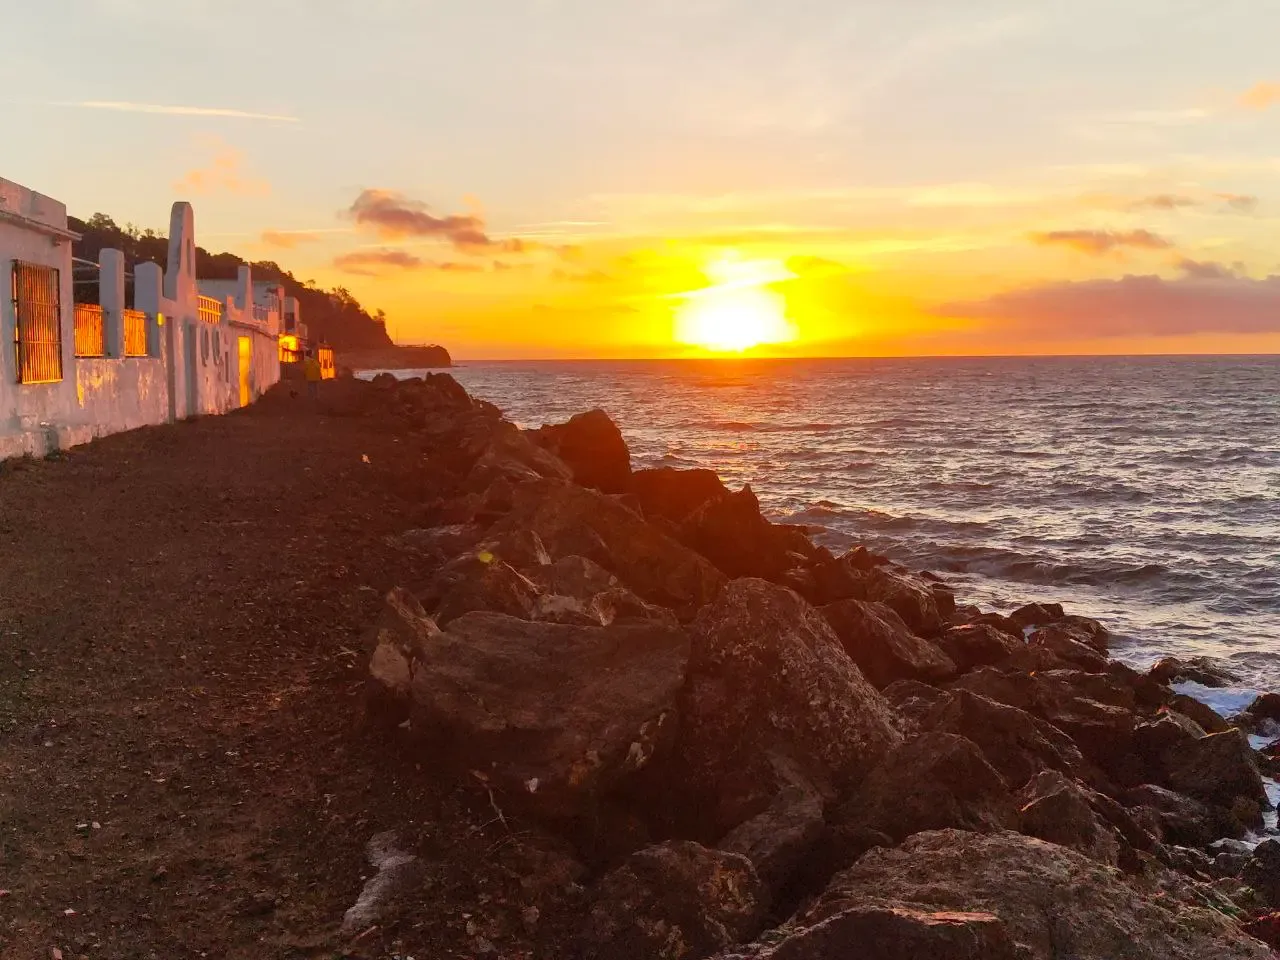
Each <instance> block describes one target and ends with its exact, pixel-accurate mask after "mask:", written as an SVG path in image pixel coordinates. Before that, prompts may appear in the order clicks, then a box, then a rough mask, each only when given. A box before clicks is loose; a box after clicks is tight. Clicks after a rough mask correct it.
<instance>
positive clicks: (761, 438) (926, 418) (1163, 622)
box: [399, 356, 1280, 713]
mask: <svg viewBox="0 0 1280 960" xmlns="http://www.w3.org/2000/svg"><path fill="white" fill-rule="evenodd" d="M451 372H452V373H453V375H454V376H455V377H456V378H457V379H458V380H459V381H460V382H461V383H462V384H463V385H464V386H465V387H466V388H467V389H468V390H469V391H470V392H471V393H472V394H473V395H475V396H479V397H482V398H484V399H486V400H490V401H492V402H493V403H495V404H497V405H498V406H499V407H501V408H502V409H503V410H504V411H505V412H506V413H507V415H508V417H509V418H510V419H512V420H514V421H515V422H517V423H518V424H520V425H521V426H539V425H541V424H543V423H553V422H561V421H564V420H566V419H568V418H569V417H570V416H572V415H573V414H575V413H578V412H581V411H583V410H587V409H590V408H592V407H600V408H602V409H604V410H605V411H607V412H608V414H609V415H610V416H611V417H612V418H613V419H614V421H615V422H617V424H618V425H619V427H621V429H622V432H623V435H624V436H625V437H626V440H627V442H628V444H629V445H630V448H631V452H632V457H633V461H634V464H635V465H636V466H637V467H657V466H670V467H709V468H711V469H713V470H715V471H717V472H718V473H719V474H720V475H721V477H722V478H723V479H724V480H725V482H727V483H729V484H730V485H732V486H735V487H736V486H739V485H742V484H750V486H751V489H752V490H753V491H754V492H755V493H756V494H757V496H758V497H759V498H760V502H761V505H762V507H763V509H764V510H765V511H766V513H767V514H768V515H769V516H770V517H772V518H774V519H777V520H779V521H785V522H788V523H800V524H805V525H807V526H809V527H810V528H811V529H812V531H813V533H814V536H815V537H816V538H817V539H818V540H819V541H820V542H822V543H825V544H826V545H827V546H829V547H830V548H831V549H833V550H836V551H841V550H844V549H846V548H848V547H850V546H853V545H855V544H865V545H866V546H867V547H868V548H869V549H871V550H873V551H876V552H879V553H882V554H885V555H887V556H889V557H891V558H893V559H894V560H898V561H901V562H902V563H904V564H907V565H909V566H911V567H913V568H917V569H926V570H931V571H933V572H935V573H937V574H939V575H940V576H942V577H944V578H946V579H947V580H948V581H950V582H951V583H953V584H954V585H955V587H956V589H957V591H958V594H959V598H960V602H962V603H977V604H979V605H981V606H982V607H984V608H988V609H994V610H1000V611H1007V610H1009V609H1011V608H1014V607H1016V606H1019V605H1021V604H1023V603H1027V602H1030V601H1042V602H1060V603H1062V604H1063V605H1064V606H1065V607H1066V608H1068V610H1069V611H1070V612H1072V613H1077V614H1083V615H1086V616H1091V617H1096V618H1098V619H1099V620H1101V621H1102V622H1103V623H1105V624H1106V625H1107V627H1108V628H1109V629H1110V630H1111V631H1112V633H1113V635H1114V638H1115V639H1114V641H1113V655H1114V656H1117V657H1119V658H1121V659H1123V660H1126V661H1128V662H1130V663H1132V664H1134V665H1135V666H1139V667H1146V666H1148V665H1149V664H1151V663H1152V662H1154V661H1155V660H1157V659H1159V658H1161V657H1163V656H1168V655H1176V656H1180V657H1185V656H1211V657H1215V658H1218V659H1220V660H1221V661H1223V663H1224V664H1225V665H1226V666H1227V667H1228V668H1229V669H1230V670H1233V671H1234V672H1235V673H1237V674H1238V676H1239V678H1240V679H1239V682H1238V683H1237V684H1235V685H1234V686H1233V687H1229V688H1226V689H1223V690H1220V691H1207V690H1195V689H1193V690H1191V691H1189V692H1193V693H1197V694H1198V695H1200V696H1201V697H1202V698H1203V699H1207V700H1209V701H1210V702H1212V703H1213V704H1214V705H1215V706H1216V707H1218V708H1219V709H1220V710H1222V711H1223V712H1228V713H1230V712H1235V710H1238V709H1239V708H1240V707H1241V706H1243V705H1245V704H1247V703H1248V701H1249V699H1251V698H1252V696H1253V695H1254V693H1256V692H1257V691H1258V690H1277V691H1280V357H1273V356H1272V357H1243V356H1241V357H1106V358H1102V357H1070V358H1065V357H1064V358H965V359H950V358H948V359H840V360H759V359H741V360H738V359H727V360H726V359H716V360H679V361H572V362H565V361H555V362H550V361H548V362H503V363H466V364H462V365H460V366H458V367H457V368H456V369H455V370H453V371H451ZM412 373H413V371H400V372H399V375H401V376H407V375H412Z"/></svg>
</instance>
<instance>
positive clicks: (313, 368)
mask: <svg viewBox="0 0 1280 960" xmlns="http://www.w3.org/2000/svg"><path fill="white" fill-rule="evenodd" d="M302 375H303V376H304V377H306V379H307V396H308V397H310V398H311V399H312V400H315V399H316V398H317V397H319V396H320V380H321V378H322V377H323V376H324V373H323V371H322V370H321V369H320V361H319V360H317V359H316V355H315V354H314V353H313V352H311V351H310V350H308V351H307V357H306V359H305V360H303V361H302Z"/></svg>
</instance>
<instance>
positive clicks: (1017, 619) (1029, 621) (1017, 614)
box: [1009, 603, 1065, 631]
mask: <svg viewBox="0 0 1280 960" xmlns="http://www.w3.org/2000/svg"><path fill="white" fill-rule="evenodd" d="M1064 616H1065V614H1064V613H1063V610H1062V604H1060V603H1028V604H1026V605H1025V606H1021V607H1019V608H1018V609H1017V610H1015V611H1013V613H1011V614H1009V619H1010V620H1012V621H1013V622H1014V623H1015V624H1017V626H1018V629H1019V630H1023V631H1025V630H1026V629H1027V628H1028V627H1043V626H1046V625H1048V624H1050V623H1056V622H1057V621H1059V620H1061V619H1062V618H1063V617H1064Z"/></svg>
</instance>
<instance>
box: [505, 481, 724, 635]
mask: <svg viewBox="0 0 1280 960" xmlns="http://www.w3.org/2000/svg"><path fill="white" fill-rule="evenodd" d="M489 536H490V537H491V538H492V540H493V541H494V547H493V552H494V553H495V554H497V555H498V556H499V557H501V558H502V559H504V560H506V561H507V562H509V563H511V564H513V565H514V566H516V567H521V568H531V567H536V566H538V565H540V564H543V563H549V562H550V561H552V560H556V559H559V558H562V557H567V556H579V557H585V558H587V559H589V560H593V561H595V562H596V563H598V564H599V565H600V566H602V567H603V568H604V569H606V570H608V571H609V572H610V573H612V574H614V575H615V576H616V577H617V578H618V579H619V580H620V581H622V583H623V584H625V585H626V586H627V587H628V588H629V589H631V590H633V591H634V592H635V593H636V594H638V595H639V596H640V597H641V598H643V599H644V600H646V601H647V602H649V603H653V604H657V605H658V606H662V607H668V608H670V609H671V610H673V611H674V612H675V613H676V615H677V616H679V617H680V618H681V619H688V618H691V617H692V616H693V614H694V613H696V612H697V610H698V609H699V608H700V607H702V606H704V605H705V604H707V603H709V602H711V600H712V599H713V598H714V597H715V595H716V594H717V593H718V592H719V590H720V588H721V587H722V586H723V585H724V583H725V578H724V575H723V574H722V573H720V572H719V571H718V570H717V569H716V568H715V567H713V566H712V565H711V564H710V563H709V562H708V561H707V560H706V559H705V558H703V557H701V556H699V555H698V554H697V553H695V552H694V551H692V550H690V549H689V548H688V547H686V546H684V545H683V544H680V543H677V542H676V541H675V540H673V539H671V538H670V537H668V536H667V535H666V534H664V533H662V532H661V531H660V530H658V529H657V528H656V527H654V526H652V525H651V524H648V523H646V522H645V521H644V520H642V519H641V518H640V517H639V516H637V515H636V514H635V513H633V512H632V511H630V510H628V509H627V508H626V507H624V506H622V505H621V504H619V503H618V502H616V501H615V500H613V499H611V498H610V497H607V496H605V495H604V494H601V493H598V492H596V491H594V490H587V489H585V488H583V487H579V486H577V485H575V484H567V483H555V482H551V481H540V482H538V483H534V484H525V485H523V486H522V487H521V488H520V489H518V490H517V491H516V495H515V503H514V505H513V507H512V510H511V512H510V513H509V514H507V516H505V517H504V518H503V519H502V520H500V521H498V523H496V524H495V525H494V526H493V528H492V529H491V530H490V531H489Z"/></svg>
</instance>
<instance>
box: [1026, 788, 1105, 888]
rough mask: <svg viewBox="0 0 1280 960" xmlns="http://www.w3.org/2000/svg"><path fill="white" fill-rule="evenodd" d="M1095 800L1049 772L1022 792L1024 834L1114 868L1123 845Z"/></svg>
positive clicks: (1092, 793)
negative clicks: (1100, 815) (1096, 805)
mask: <svg viewBox="0 0 1280 960" xmlns="http://www.w3.org/2000/svg"><path fill="white" fill-rule="evenodd" d="M1094 796H1096V794H1094V792H1093V791H1092V790H1089V789H1088V788H1087V787H1085V786H1083V785H1082V784H1079V783H1076V782H1075V781H1074V780H1070V779H1068V778H1067V777H1065V776H1063V775H1062V774H1061V773H1059V772H1058V771H1057V770H1046V771H1045V772H1043V773H1041V774H1038V775H1037V776H1036V777H1035V779H1033V780H1032V781H1031V782H1030V783H1028V784H1027V785H1026V787H1024V788H1023V791H1022V794H1021V796H1020V798H1019V799H1020V800H1021V801H1022V804H1023V806H1022V809H1021V811H1020V815H1019V816H1020V820H1021V823H1022V832H1023V833H1025V834H1027V835H1028V836H1032V837H1039V838H1040V839H1041V840H1047V841H1049V842H1050V843H1056V844H1059V845H1060V846H1064V847H1071V848H1072V849H1073V850H1078V851H1080V852H1081V853H1083V854H1084V855H1085V856H1086V857H1089V858H1090V859H1092V860H1097V861H1098V862H1099V863H1105V864H1109V865H1111V866H1115V865H1116V863H1117V862H1118V860H1119V855H1120V844H1119V843H1118V842H1117V840H1116V837H1115V834H1114V833H1113V832H1112V830H1111V829H1110V827H1109V826H1108V825H1107V824H1106V823H1105V822H1103V821H1102V820H1101V819H1100V818H1099V817H1098V815H1097V813H1096V812H1095V811H1094V803H1093V797H1094Z"/></svg>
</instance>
